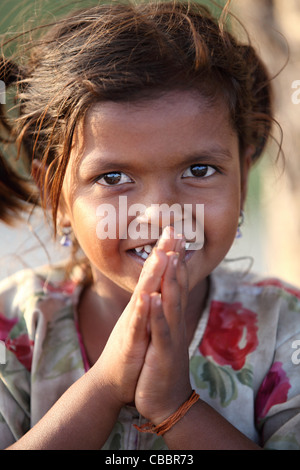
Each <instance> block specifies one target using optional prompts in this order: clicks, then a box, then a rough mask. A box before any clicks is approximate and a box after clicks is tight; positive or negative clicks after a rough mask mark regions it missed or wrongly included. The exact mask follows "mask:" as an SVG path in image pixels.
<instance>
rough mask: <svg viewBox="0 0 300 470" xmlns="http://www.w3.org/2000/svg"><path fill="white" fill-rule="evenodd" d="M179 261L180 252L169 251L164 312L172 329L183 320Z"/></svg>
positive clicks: (164, 278)
mask: <svg viewBox="0 0 300 470" xmlns="http://www.w3.org/2000/svg"><path fill="white" fill-rule="evenodd" d="M178 262H179V254H178V253H172V252H171V253H168V265H167V268H166V271H165V273H164V277H163V283H162V301H163V308H164V314H165V317H166V320H167V322H168V324H169V327H170V330H171V331H173V329H174V328H176V327H178V325H180V324H181V323H182V321H183V312H182V302H181V295H182V292H181V288H180V286H179V283H178V279H177V266H178Z"/></svg>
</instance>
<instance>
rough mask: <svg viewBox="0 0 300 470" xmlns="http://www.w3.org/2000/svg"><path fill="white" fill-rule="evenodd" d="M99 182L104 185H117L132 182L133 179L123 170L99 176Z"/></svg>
mask: <svg viewBox="0 0 300 470" xmlns="http://www.w3.org/2000/svg"><path fill="white" fill-rule="evenodd" d="M97 183H98V184H101V185H102V186H117V185H120V184H124V183H132V179H131V178H129V176H127V175H125V173H122V172H121V171H110V172H109V173H105V174H104V175H102V176H100V177H99V178H97Z"/></svg>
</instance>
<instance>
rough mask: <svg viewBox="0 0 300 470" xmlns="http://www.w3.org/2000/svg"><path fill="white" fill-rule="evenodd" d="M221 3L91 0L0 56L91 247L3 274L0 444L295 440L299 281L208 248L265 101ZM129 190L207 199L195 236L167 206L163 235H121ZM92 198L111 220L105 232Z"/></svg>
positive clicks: (60, 220)
mask: <svg viewBox="0 0 300 470" xmlns="http://www.w3.org/2000/svg"><path fill="white" fill-rule="evenodd" d="M223 16H224V15H223ZM225 20H226V18H225V17H223V20H222V19H220V21H219V22H218V21H215V20H214V19H213V18H212V17H211V15H210V14H209V12H208V10H207V9H206V8H204V7H202V6H200V5H199V4H192V3H188V4H187V3H184V2H172V3H155V4H152V3H147V4H143V3H141V4H137V5H132V4H126V3H123V2H122V3H121V4H116V3H114V4H112V5H99V6H97V7H94V8H91V9H87V10H84V11H80V12H75V13H74V14H72V15H71V16H69V17H67V18H65V19H62V20H59V21H58V22H57V23H56V24H55V26H53V27H52V28H51V29H50V31H48V32H47V34H46V35H45V36H44V37H42V38H39V40H38V41H37V43H36V44H35V47H34V49H33V51H32V52H31V55H30V57H29V58H28V60H27V62H26V63H19V64H18V70H17V73H16V67H17V66H16V64H15V63H14V62H13V61H12V60H11V59H8V58H4V57H3V58H2V63H1V68H0V70H1V74H0V79H2V80H4V81H5V80H6V82H7V83H8V84H15V85H17V99H18V102H19V103H20V117H19V118H18V119H17V121H16V122H15V123H14V124H13V125H12V127H11V134H12V135H13V136H15V139H16V142H17V144H18V145H19V147H20V148H22V156H23V158H26V157H27V161H26V164H27V165H30V167H31V172H32V175H33V177H34V179H35V181H36V183H37V186H38V187H39V189H40V194H41V196H40V201H41V204H42V205H43V207H44V210H45V213H52V219H53V225H54V230H55V231H56V230H57V232H58V233H62V234H63V236H64V238H63V242H64V244H66V245H70V244H71V243H72V244H73V249H74V250H75V249H77V247H78V245H79V246H80V248H81V250H82V252H83V253H84V257H83V260H79V261H77V258H75V257H73V258H72V259H73V266H72V269H70V266H69V265H65V264H64V263H62V265H60V266H51V267H49V266H48V267H45V268H41V269H39V270H37V271H36V272H31V271H29V270H26V271H23V272H19V273H17V274H16V275H14V276H13V277H12V278H10V279H7V280H5V281H4V282H2V285H1V296H0V312H1V315H0V332H1V338H0V339H1V340H2V342H5V345H6V360H5V363H4V364H2V365H1V380H0V442H1V446H2V448H10V449H168V448H169V449H181V450H187V449H260V448H268V449H283V448H284V449H287V448H293V449H295V448H298V449H299V448H300V414H299V405H300V380H299V369H298V368H297V365H296V364H295V361H293V360H292V355H293V352H295V350H294V349H293V348H294V347H295V346H294V345H295V344H296V341H297V340H298V339H300V293H299V292H298V291H297V290H295V289H293V288H291V287H290V286H286V285H285V284H283V283H281V282H279V281H275V280H260V279H257V278H256V277H255V276H254V275H242V274H241V273H236V272H233V271H226V270H224V269H223V268H221V267H220V266H219V265H220V263H221V262H222V260H223V259H224V258H225V256H226V254H227V252H228V250H229V248H230V247H231V245H232V243H233V241H234V239H235V237H236V233H237V230H238V225H239V221H240V220H241V214H242V210H243V205H244V201H245V197H246V191H247V179H248V174H249V170H250V168H251V166H252V165H253V164H254V162H255V161H257V159H258V158H259V157H260V156H261V155H262V153H263V150H264V149H265V145H266V143H267V140H268V138H269V135H270V132H271V126H272V121H273V116H272V103H271V89H270V80H269V78H268V75H267V72H266V70H265V68H264V66H263V64H262V63H261V61H260V59H259V58H258V57H257V55H256V53H255V51H254V49H253V48H252V46H251V45H249V44H248V45H246V44H245V45H243V44H240V43H239V41H237V40H236V39H234V38H233V36H232V35H231V34H230V33H229V32H226V28H225ZM12 71H14V73H12ZM2 115H3V113H2ZM121 196H122V197H123V198H126V202H127V207H128V208H132V207H134V206H133V205H134V204H143V207H145V208H146V209H147V210H146V211H145V213H144V214H143V217H144V219H143V220H144V222H145V220H146V225H148V226H151V225H152V224H153V223H154V222H153V219H152V218H151V217H150V216H149V214H151V210H152V208H153V205H155V204H156V205H157V204H159V205H161V204H165V205H167V207H169V208H171V207H172V205H173V204H179V205H180V207H185V206H188V207H192V217H193V224H196V225H197V223H198V220H197V211H196V206H197V205H198V204H202V205H204V214H205V217H204V220H205V221H204V244H203V247H202V248H201V249H194V250H190V249H188V246H189V245H186V242H187V241H189V240H186V237H185V233H182V234H180V233H178V231H176V230H175V229H174V226H175V217H174V218H173V219H172V218H171V219H170V223H169V224H168V226H164V223H163V221H162V220H161V217H160V218H159V219H158V220H156V222H155V223H156V224H157V225H158V227H159V235H161V236H160V237H159V239H158V240H157V238H150V236H148V237H144V238H142V239H141V238H134V237H129V236H123V235H124V220H125V229H126V230H127V232H129V226H130V224H131V223H132V222H133V221H134V220H136V219H135V217H134V214H133V213H130V211H128V213H127V214H125V215H124V213H123V212H124V211H122V208H121V202H120V201H121ZM103 205H105V207H106V208H109V207H112V208H114V209H115V220H114V221H115V222H116V228H117V229H120V230H117V231H116V233H117V236H109V237H106V238H105V236H103V233H102V236H100V235H101V234H100V232H99V221H100V218H99V210H100V211H101V208H103V207H104V206H103ZM99 208H100V209H99ZM148 209H149V211H150V212H149V211H148ZM124 217H125V218H124ZM145 217H146V219H145ZM121 219H122V223H121V222H120V223H119V221H121ZM140 221H141V219H140ZM120 234H121V235H120ZM187 238H188V237H187ZM154 245H155V246H154ZM153 246H154V248H153ZM186 247H187V248H186ZM150 250H152V251H151V254H150V255H148V252H149V251H150ZM78 259H79V258H78ZM3 362H4V361H3Z"/></svg>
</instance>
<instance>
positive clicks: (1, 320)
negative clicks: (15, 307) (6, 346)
mask: <svg viewBox="0 0 300 470" xmlns="http://www.w3.org/2000/svg"><path fill="white" fill-rule="evenodd" d="M18 321H19V320H18V318H6V317H5V316H4V315H2V313H0V341H5V340H6V338H7V336H8V333H9V332H10V330H12V328H13V327H14V326H15V324H16V323H18Z"/></svg>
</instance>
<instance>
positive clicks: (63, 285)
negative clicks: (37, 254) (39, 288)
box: [43, 280, 77, 295]
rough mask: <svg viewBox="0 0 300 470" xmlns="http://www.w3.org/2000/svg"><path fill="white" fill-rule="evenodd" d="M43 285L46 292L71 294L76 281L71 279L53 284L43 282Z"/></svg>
mask: <svg viewBox="0 0 300 470" xmlns="http://www.w3.org/2000/svg"><path fill="white" fill-rule="evenodd" d="M43 287H45V288H46V290H47V291H48V292H53V293H62V294H68V295H71V294H73V292H74V290H75V289H76V287H77V283H76V282H74V281H71V280H68V281H62V282H59V283H58V284H55V285H54V284H51V283H50V282H43Z"/></svg>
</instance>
